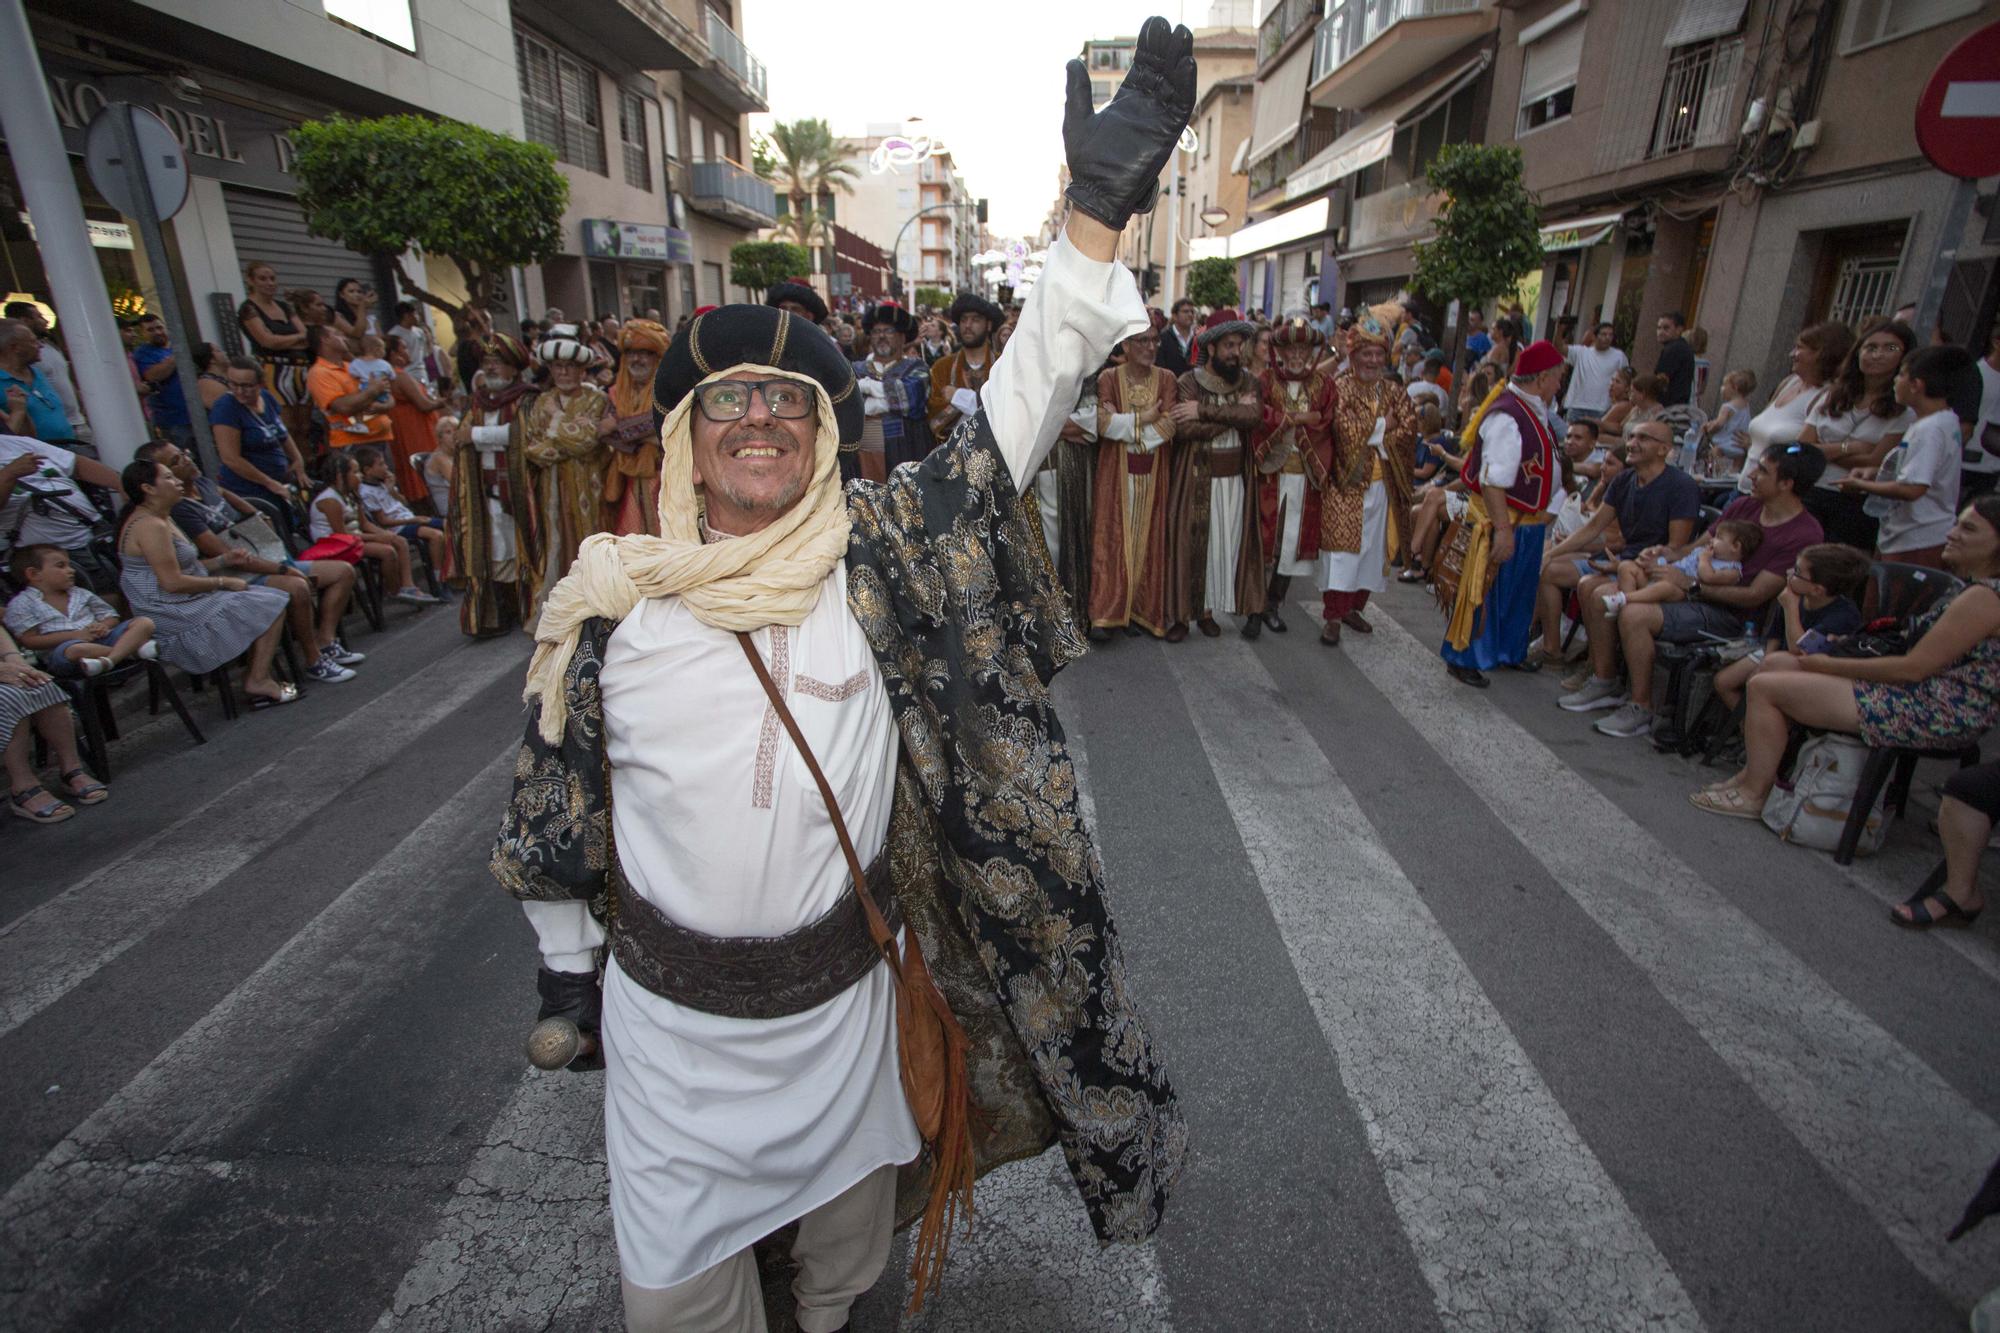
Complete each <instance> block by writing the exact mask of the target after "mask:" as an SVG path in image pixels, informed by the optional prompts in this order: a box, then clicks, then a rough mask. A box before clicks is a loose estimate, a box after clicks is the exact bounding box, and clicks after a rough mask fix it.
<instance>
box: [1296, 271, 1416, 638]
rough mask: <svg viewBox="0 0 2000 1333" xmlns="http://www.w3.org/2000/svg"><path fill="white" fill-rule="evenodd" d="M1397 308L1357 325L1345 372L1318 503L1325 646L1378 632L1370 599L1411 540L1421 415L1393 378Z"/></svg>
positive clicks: (1379, 310) (1365, 316)
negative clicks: (1344, 632)
mask: <svg viewBox="0 0 2000 1333" xmlns="http://www.w3.org/2000/svg"><path fill="white" fill-rule="evenodd" d="M1401 313H1402V311H1401V308H1400V307H1398V306H1393V305H1391V306H1378V307H1376V308H1375V309H1374V310H1365V311H1363V312H1362V313H1361V314H1360V315H1359V316H1358V317H1357V318H1356V319H1355V321H1354V330H1353V336H1352V338H1351V339H1350V342H1349V350H1348V354H1347V371H1346V373H1345V374H1343V375H1342V376H1341V377H1340V378H1339V379H1338V380H1337V381H1335V384H1336V387H1337V388H1338V389H1339V390H1340V401H1339V403H1338V404H1337V405H1336V406H1335V407H1334V412H1333V477H1332V484H1331V485H1330V486H1329V487H1328V488H1327V490H1326V492H1325V494H1324V495H1323V496H1322V497H1321V501H1320V524H1319V526H1320V534H1319V580H1320V582H1319V590H1320V593H1321V594H1322V601H1323V603H1324V610H1325V614H1326V623H1325V625H1324V626H1323V627H1322V628H1321V629H1320V635H1319V641H1320V642H1321V643H1324V644H1326V645H1328V646H1329V647H1338V646H1339V644H1340V630H1341V627H1342V626H1343V625H1344V626H1346V627H1347V628H1348V629H1351V630H1353V631H1354V632H1355V633H1357V634H1370V633H1373V632H1374V628H1375V627H1374V626H1372V625H1370V624H1369V623H1368V622H1367V620H1365V619H1364V618H1363V617H1362V615H1361V609H1362V608H1363V607H1365V606H1367V605H1368V595H1369V594H1370V593H1371V592H1378V591H1380V590H1381V589H1382V588H1383V587H1385V586H1386V585H1387V583H1388V573H1387V571H1388V564H1389V558H1390V557H1391V556H1393V555H1395V554H1397V553H1398V552H1399V551H1400V550H1401V548H1402V547H1403V546H1404V545H1406V544H1407V542H1408V540H1409V527H1410V523H1409V514H1410V473H1411V472H1413V471H1414V470H1415V469H1416V461H1417V460H1416V453H1417V409H1416V406H1415V404H1413V403H1411V402H1410V395H1409V394H1407V393H1405V392H1404V391H1403V386H1402V385H1401V384H1399V383H1397V382H1396V381H1395V380H1393V379H1391V378H1390V377H1389V374H1388V367H1389V354H1390V350H1391V346H1392V339H1393V337H1394V335H1393V333H1392V330H1393V329H1394V327H1395V325H1394V323H1393V320H1394V319H1396V318H1397V317H1398V316H1400V315H1401Z"/></svg>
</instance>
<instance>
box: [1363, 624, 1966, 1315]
mask: <svg viewBox="0 0 2000 1333" xmlns="http://www.w3.org/2000/svg"><path fill="white" fill-rule="evenodd" d="M1368 614H1369V616H1370V618H1371V619H1373V621H1374V622H1375V627H1376V633H1375V634H1374V635H1373V636H1372V638H1371V640H1370V641H1368V642H1366V643H1355V642H1354V641H1353V640H1349V645H1350V646H1349V650H1348V653H1347V656H1348V659H1349V660H1350V661H1351V662H1353V663H1354V664H1355V666H1357V667H1358V668H1359V669H1360V670H1361V672H1362V673H1363V674H1364V675H1365V676H1366V677H1367V679H1368V681H1369V683H1370V684H1371V685H1373V686H1374V687H1375V689H1377V690H1378V691H1380V692H1381V693H1382V695H1383V696H1384V697H1385V698H1387V699H1388V700H1389V701H1390V702H1391V703H1393V704H1394V705H1395V707H1396V709H1397V711H1398V712H1400V713H1401V714H1402V715H1403V718H1404V720H1405V721H1407V722H1408V723H1409V724H1410V725H1411V726H1412V727H1413V728H1415V729H1416V731H1417V732H1418V734H1419V735H1421V736H1422V737H1423V738H1424V740H1425V741H1427V742H1428V743H1429V744H1430V746H1431V747H1432V748H1433V749H1435V750H1436V751H1437V752H1438V754H1439V756H1440V757H1441V758H1442V759H1443V760H1444V761H1445V762H1446V763H1448V764H1450V765H1451V767H1452V768H1453V769H1454V770H1455V771H1456V772H1457V773H1458V776H1459V777H1460V778H1461V779H1462V780H1463V781H1464V782H1465V783H1466V785H1467V786H1468V787H1470V788H1471V789H1472V790H1473V791H1474V792H1476V793H1477V794H1478V796H1479V798H1480V799H1481V800H1482V801H1483V802H1485V804H1486V805H1487V807H1488V808H1489V809H1491V810H1492V812H1493V813H1494V815H1495V816H1496V817H1497V818H1498V819H1499V820H1500V821H1501V823H1502V824H1504V825H1505V826H1506V827H1507V828H1509V829H1510V830H1512V831H1513V833H1514V836H1515V837H1516V838H1517V839H1518V840H1519V842H1520V843H1521V845H1522V846H1523V847H1525V848H1526V849H1527V850H1528V851H1529V853H1530V854H1532V855H1533V856H1534V857H1535V859H1536V860H1537V861H1540V862H1541V863H1542V865H1543V866H1544V867H1545V868H1546V869H1547V870H1548V872H1549V874H1550V875H1551V876H1552V877H1553V878H1554V880H1555V882H1556V883H1557V884H1559V885H1561V886H1562V889H1563V891H1564V892H1566V893H1568V894H1569V895H1570V897H1571V898H1572V899H1574V900H1575V901H1576V903H1577V904H1578V905H1579V906H1580V907H1582V908H1583V910H1584V912H1585V913H1586V914H1588V915H1589V916H1590V918H1591V919H1592V920H1594V921H1595V922H1597V924H1598V926H1599V928H1601V929H1602V930H1603V931H1604V932H1605V933H1606V934H1607V935H1609V936H1610V937H1611V939H1612V940H1613V941H1614V942H1615V943H1616V944H1617V946H1618V948H1619V949H1620V950H1621V951H1622V952H1623V953H1624V954H1625V955H1626V956H1627V957H1628V958H1630V959H1631V960H1632V962H1633V963H1634V964H1635V965H1636V966H1637V967H1638V968H1639V969H1640V970H1641V971H1642V972H1644V973H1645V975H1646V976H1647V978H1648V979H1650V980H1651V982H1652V983H1653V985H1654V986H1655V987H1656V988H1657V989H1658V990H1659V992H1660V994H1661V995H1662V996H1664V997H1665V998H1666V1000H1667V1002H1668V1003H1669V1004H1671V1005H1673V1007H1674V1008H1675V1009H1676V1010H1677V1011H1679V1013H1680V1014H1681V1016H1682V1017H1683V1018H1685V1019H1686V1020H1687V1022H1688V1023H1689V1025H1690V1026H1692V1027H1693V1028H1694V1030H1695V1031H1696V1032H1698V1033H1699V1034H1700V1035H1701V1037H1702V1039H1703V1040H1704V1041H1706V1042H1707V1043H1708V1045H1709V1046H1710V1047H1711V1048H1712V1049H1713V1050H1714V1051H1715V1052H1716V1054H1717V1055H1718V1056H1720V1057H1721V1058H1722V1060H1723V1062H1724V1063H1726V1064H1727V1065H1728V1066H1729V1067H1730V1069H1731V1070H1732V1071H1734V1073H1735V1074H1736V1076H1737V1077H1738V1078H1740V1079H1741V1080H1742V1081H1743V1082H1744V1083H1745V1084H1746V1085H1747V1086H1748V1087H1749V1088H1750V1089H1751V1090H1752V1092H1754V1093H1755V1095H1756V1096H1757V1098H1758V1100H1760V1101H1762V1102H1763V1103H1764V1104H1765V1105H1766V1106H1767V1107H1769V1108H1770V1109H1771V1111H1772V1113H1773V1114H1774V1115H1775V1116H1776V1117H1777V1118H1778V1120H1779V1122H1780V1123H1782V1124H1783V1125H1784V1126H1785V1128H1786V1129H1787V1130H1788V1131H1789V1132H1790V1133H1791V1134H1792V1136H1793V1137H1794V1138H1795V1139H1797V1140H1798V1141H1799V1143H1800V1144H1801V1145H1802V1146H1804V1148H1805V1149H1806V1151H1807V1152H1808V1153H1810V1154H1811V1155H1812V1157H1813V1158H1814V1159H1815V1160H1817V1161H1818V1162H1819V1163H1820V1165H1821V1166H1822V1168H1824V1169H1825V1170H1826V1172H1827V1173H1828V1175H1829V1176H1830V1177H1831V1178H1832V1179H1834V1180H1837V1181H1839V1182H1840V1184H1841V1186H1842V1188H1844V1189H1845V1190H1846V1191H1847V1193H1848V1194H1849V1195H1850V1196H1852V1197H1853V1198H1854V1199H1855V1200H1856V1201H1857V1202H1858V1203H1860V1204H1861V1206H1862V1207H1863V1208H1864V1209H1866V1210H1867V1212H1868V1213H1869V1215H1870V1216H1871V1217H1873V1218H1874V1219H1875V1220H1876V1222H1877V1223H1878V1224H1879V1225H1880V1226H1881V1227H1882V1229H1883V1231H1884V1232H1886V1233H1887V1234H1888V1236H1889V1238H1890V1239H1891V1241H1893V1242H1894V1244H1895V1245H1896V1247H1897V1249H1899V1250H1900V1251H1901V1252H1902V1253H1903V1255H1904V1257H1906V1258H1907V1259H1908V1260H1909V1261H1910V1262H1911V1263H1912V1264H1913V1265H1914V1266H1915V1267H1916V1268H1917V1270H1918V1271H1919V1272H1921V1273H1922V1274H1924V1276H1925V1277H1927V1278H1928V1279H1930V1281H1931V1282H1933V1283H1935V1284H1936V1285H1937V1286H1938V1287H1940V1288H1941V1289H1943V1290H1944V1291H1945V1292H1947V1293H1948V1294H1949V1295H1951V1297H1952V1298H1953V1299H1955V1300H1956V1301H1958V1302H1959V1303H1960V1304H1961V1305H1962V1306H1965V1307H1968V1308H1969V1307H1970V1306H1971V1305H1972V1304H1973V1302H1975V1301H1976V1300H1978V1299H1979V1297H1980V1296H1981V1295H1983V1294H1984V1293H1985V1291H1986V1289H1987V1288H1988V1287H1990V1286H1991V1285H1992V1280H1993V1273H1994V1272H1995V1271H1996V1264H2000V1231H1991V1234H1986V1235H1981V1234H1979V1233H1977V1232H1975V1233H1974V1234H1973V1235H1972V1236H1969V1237H1967V1238H1966V1239H1965V1240H1963V1241H1960V1242H1959V1243H1958V1244H1957V1245H1953V1246H1946V1245H1945V1244H1944V1236H1945V1233H1946V1232H1947V1231H1948V1230H1949V1229H1950V1228H1951V1225H1952V1223H1953V1222H1954V1221H1956V1220H1957V1217H1958V1213H1959V1210H1960V1208H1961V1207H1963V1205H1964V1202H1965V1197H1966V1195H1967V1193H1968V1191H1969V1190H1970V1189H1972V1188H1973V1187H1974V1186H1975V1185H1976V1184H1977V1182H1978V1181H1980V1180H1981V1179H1983V1178H1984V1176H1985V1173H1986V1170H1987V1167H1988V1166H1989V1165H1990V1164H1991V1163H1992V1161H1993V1159H1994V1157H1995V1156H1996V1155H2000V1125H1995V1123H1994V1122H1993V1120H1992V1119H1991V1118H1990V1117H1989V1116H1987V1115H1985V1114H1984V1113H1983V1112H1981V1111H1980V1110H1979V1109H1978V1108H1977V1107H1976V1106H1974V1105H1972V1103H1971V1102H1969V1101H1968V1100H1967V1099H1966V1098H1965V1097H1964V1096H1962V1095H1961V1094H1960V1093H1958V1092H1957V1091H1956V1090H1955V1089H1954V1088H1952V1087H1951V1085H1950V1084H1948V1083H1947V1082H1946V1081H1945V1080H1944V1079H1943V1078H1942V1077H1940V1076H1939V1075H1938V1073H1937V1072H1936V1071H1935V1070H1933V1069H1932V1068H1931V1067H1930V1066H1929V1065H1928V1064H1926V1063H1924V1061H1923V1060H1921V1059H1919V1058H1918V1057H1917V1056H1916V1055H1915V1054H1913V1053H1912V1052H1911V1051H1910V1050H1909V1049H1908V1048H1906V1047H1904V1046H1903V1045H1902V1044H1901V1043H1900V1042H1898V1041H1897V1040H1896V1039H1895V1038H1894V1037H1892V1036H1890V1035H1889V1034H1888V1033H1887V1032H1885V1031H1883V1030H1882V1028H1881V1027H1880V1026H1879V1025H1878V1024H1876V1023H1875V1022H1874V1021H1873V1020H1872V1019H1870V1018H1869V1017H1868V1016H1867V1015H1866V1014H1864V1013H1862V1012H1861V1011H1860V1010H1859V1009H1857V1008H1856V1007H1855V1006H1854V1005H1853V1004H1852V1003H1850V1002H1849V1001H1848V1000H1847V999H1846V998H1845V997H1844V996H1842V995H1841V994H1840V992H1839V991H1837V990H1835V989H1834V988H1833V987H1832V986H1831V985H1829V984H1828V983H1827V982H1826V981H1825V980H1823V979H1822V978H1821V977H1819V976H1818V974H1816V973H1815V972H1813V971H1812V969H1811V968H1809V967H1807V966H1806V965H1805V964H1804V963H1802V962H1801V961H1800V960H1799V959H1798V958H1797V957H1795V956H1794V955H1793V954H1792V953H1790V952H1789V951H1788V950H1786V949H1785V948H1784V947H1783V946H1782V945H1781V944H1779V943H1778V942H1777V941H1775V940H1774V939H1772V938H1771V936H1770V935H1768V934H1767V933H1765V931H1763V930H1762V929H1761V928H1760V927H1759V926H1758V925H1757V924H1756V923H1755V922H1754V921H1752V920H1750V919H1749V918H1748V917H1747V916H1745V915H1744V914H1743V913H1742V912H1741V911H1740V910H1738V909H1737V908H1736V906H1735V905H1734V904H1732V903H1731V902H1730V901H1729V900H1728V899H1727V898H1726V897H1724V896H1723V895H1722V894H1721V893H1719V892H1718V891H1717V890H1716V889H1715V888H1714V887H1712V886H1711V885H1710V884H1709V883H1708V882H1707V880H1705V879H1704V878H1703V877H1702V876H1701V875H1700V874H1698V873H1697V872H1696V871H1694V870H1693V869H1692V868H1691V867H1690V866H1688V864H1687V863H1686V862H1684V861H1682V860H1681V859H1680V858H1679V857H1677V856H1675V855H1674V854H1673V853H1672V852H1671V851H1670V850H1668V849H1667V848H1666V847H1665V846H1663V845H1662V844H1661V843H1660V842H1659V840H1658V839H1657V838H1655V837H1654V836H1653V835H1652V834H1651V833H1649V832H1648V831H1647V830H1646V829H1644V828H1643V827H1641V826H1640V825H1639V824H1638V823H1636V822H1635V821H1633V820H1632V819H1631V818H1630V817H1629V816H1627V815H1626V814H1625V812H1624V811H1623V810H1621V809H1620V808H1619V807H1618V806H1617V804H1616V803H1614V802H1613V801H1611V800H1610V799H1609V798H1608V797H1606V796H1605V795H1604V794H1603V793H1601V792H1599V791H1598V790H1597V789H1596V788H1595V787H1593V786H1592V785H1591V784H1590V783H1589V782H1588V781H1587V780H1586V779H1585V778H1584V777H1583V776H1582V775H1580V774H1579V773H1577V771H1576V770H1575V769H1574V768H1572V767H1571V766H1570V765H1569V764H1568V763H1566V762H1564V761H1563V760H1562V759H1561V758H1560V757H1558V756H1557V755H1556V754H1555V753H1554V751H1552V750H1550V749H1549V748H1548V747H1547V746H1545V745H1544V744H1542V743H1541V741H1539V740H1537V739H1536V738H1535V737H1534V736H1533V735H1532V734H1531V733H1529V732H1528V731H1527V730H1526V729H1525V728H1523V727H1522V726H1521V725H1520V724H1519V723H1517V722H1515V721H1514V720H1513V719H1512V718H1510V717H1508V716H1507V715H1506V714H1505V713H1503V712H1501V711H1500V710H1499V709H1497V708H1494V707H1493V706H1492V705H1491V703H1490V702H1488V701H1486V700H1485V698H1484V696H1482V695H1477V694H1475V692H1473V691H1470V690H1446V689H1445V688H1444V687H1443V670H1444V668H1443V666H1442V664H1440V663H1439V661H1438V658H1437V653H1436V649H1435V646H1434V645H1432V644H1429V643H1425V642H1421V641H1419V640H1418V639H1416V638H1414V637H1413V636H1412V635H1411V634H1410V633H1409V631H1408V630H1406V629H1404V628H1403V627H1402V626H1401V625H1400V624H1398V623H1397V621H1396V620H1395V618H1394V617H1393V616H1392V615H1390V613H1389V612H1388V611H1387V610H1386V609H1384V608H1382V607H1381V606H1379V605H1371V606H1370V607H1369V608H1368ZM1551 810H1560V811H1563V812H1564V818H1563V819H1562V820H1561V821H1554V820H1551V819H1549V818H1548V812H1549V811H1551ZM1579 827H1587V828H1589V829H1591V830H1592V831H1593V834H1594V836H1592V837H1590V838H1587V839H1586V838H1577V837H1574V836H1572V834H1571V830H1572V829H1575V828H1579ZM1606 848H1618V849H1620V850H1619V852H1618V853H1617V854H1616V855H1611V854H1608V853H1607V852H1606V851H1605V849H1606ZM1918 1127H1922V1130H1921V1132H1916V1133H1913V1130H1916V1129H1917V1128H1918ZM1989 1230H1991V1229H1989Z"/></svg>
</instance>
